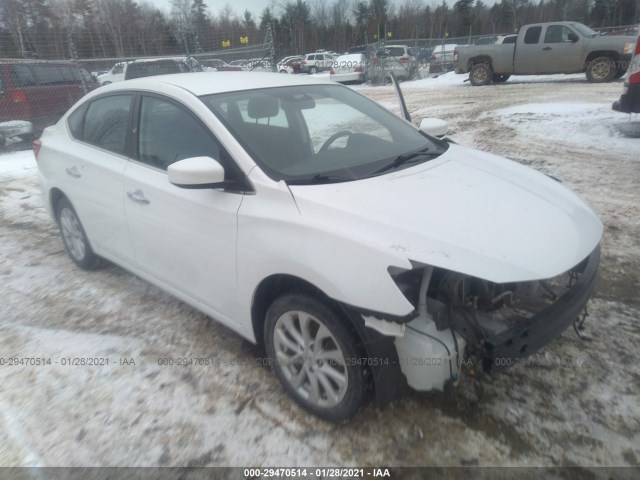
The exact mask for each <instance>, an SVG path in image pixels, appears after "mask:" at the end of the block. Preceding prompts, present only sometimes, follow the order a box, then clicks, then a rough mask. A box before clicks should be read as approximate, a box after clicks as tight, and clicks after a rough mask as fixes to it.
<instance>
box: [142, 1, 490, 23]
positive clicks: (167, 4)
mask: <svg viewBox="0 0 640 480" xmlns="http://www.w3.org/2000/svg"><path fill="white" fill-rule="evenodd" d="M147 1H149V2H151V3H152V4H154V5H157V6H158V7H160V8H164V9H166V10H170V8H171V0H147ZM327 1H329V0H327ZM440 1H441V0H423V3H424V5H425V6H426V5H436V4H439V3H440ZM455 1H456V0H450V1H448V2H447V3H449V4H450V5H452V4H453V3H455ZM402 2H403V0H390V2H389V3H395V4H401V3H402ZM227 3H228V4H229V5H231V8H232V9H233V11H234V12H235V13H236V15H238V16H239V17H242V15H243V14H244V11H245V10H249V11H250V12H251V13H253V17H254V19H255V20H256V21H257V20H259V19H260V15H261V14H262V12H263V11H264V9H265V8H267V7H269V8H274V7H275V12H276V15H280V14H281V13H282V5H284V4H285V3H286V0H233V1H229V0H208V1H207V0H205V4H206V5H207V6H208V7H209V13H212V14H213V15H218V12H219V11H220V10H222V9H223V8H224V6H225V5H226V4H227ZM484 3H485V4H488V5H492V4H493V3H495V0H488V1H485V2H484Z"/></svg>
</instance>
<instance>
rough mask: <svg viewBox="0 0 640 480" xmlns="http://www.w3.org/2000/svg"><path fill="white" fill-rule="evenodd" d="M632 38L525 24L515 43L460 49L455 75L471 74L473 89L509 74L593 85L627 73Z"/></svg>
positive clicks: (572, 25) (567, 25)
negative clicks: (575, 76)
mask: <svg viewBox="0 0 640 480" xmlns="http://www.w3.org/2000/svg"><path fill="white" fill-rule="evenodd" d="M634 45H635V38H634V37H627V36H602V35H600V34H599V33H598V32H595V31H593V30H591V29H590V28H589V27H587V26H586V25H583V24H581V23H577V22H552V23H537V24H532V25H525V26H524V27H522V28H521V29H520V32H519V33H518V38H517V40H516V42H515V44H501V45H495V44H494V45H474V46H466V47H465V46H459V47H457V48H456V50H455V52H454V68H455V71H456V72H457V73H467V72H469V81H470V82H471V84H472V85H475V86H478V85H488V84H490V83H491V82H496V83H498V82H504V81H506V80H507V79H508V78H509V77H510V76H511V75H539V74H551V73H579V72H585V73H586V75H587V80H588V81H590V82H610V81H611V80H614V79H615V78H619V77H621V76H622V75H624V72H625V71H626V69H627V67H628V65H629V61H630V59H631V53H632V51H633V47H634Z"/></svg>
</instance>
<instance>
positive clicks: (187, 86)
mask: <svg viewBox="0 0 640 480" xmlns="http://www.w3.org/2000/svg"><path fill="white" fill-rule="evenodd" d="M326 84H333V82H331V81H329V80H324V79H321V78H314V77H310V76H307V75H278V74H276V73H271V72H190V73H176V74H169V75H159V76H155V77H144V78H140V79H133V80H127V81H126V82H117V83H113V84H111V85H108V86H106V87H101V88H100V90H101V91H103V92H106V91H107V89H109V90H111V91H114V90H130V89H137V88H140V89H149V88H154V89H162V87H163V86H169V85H171V86H175V87H179V88H182V89H184V90H187V91H189V92H191V93H192V94H194V95H196V96H201V95H211V94H215V93H222V92H237V91H241V90H254V89H258V88H273V87H287V86H295V85H326Z"/></svg>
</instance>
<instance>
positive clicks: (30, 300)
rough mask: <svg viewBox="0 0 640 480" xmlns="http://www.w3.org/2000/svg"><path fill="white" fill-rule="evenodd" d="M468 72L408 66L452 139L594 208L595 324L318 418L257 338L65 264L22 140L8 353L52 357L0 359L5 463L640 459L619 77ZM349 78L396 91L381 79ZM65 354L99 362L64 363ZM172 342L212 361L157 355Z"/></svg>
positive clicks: (142, 287)
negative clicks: (425, 71) (347, 415)
mask: <svg viewBox="0 0 640 480" xmlns="http://www.w3.org/2000/svg"><path fill="white" fill-rule="evenodd" d="M465 78H466V76H463V75H455V74H453V73H450V74H444V75H440V76H439V77H438V78H431V79H422V80H417V81H414V82H404V83H403V84H402V86H403V89H404V90H405V92H406V100H407V105H408V107H409V109H410V111H411V112H412V115H413V120H414V121H415V122H419V121H420V119H421V118H423V117H426V116H432V117H440V118H444V119H445V120H447V121H448V122H449V123H450V125H451V137H452V138H453V139H455V140H456V141H458V142H459V143H462V144H466V145H469V146H474V147H476V148H480V149H483V150H488V151H492V152H494V153H498V154H502V155H505V156H508V157H511V158H513V159H515V160H517V161H519V162H522V163H524V164H527V165H530V166H532V167H533V168H536V169H539V170H541V171H543V172H545V173H548V174H551V175H553V176H555V177H557V178H559V179H560V180H562V181H563V182H565V183H566V184H567V185H568V186H569V187H570V188H572V189H574V190H575V191H576V192H577V193H579V194H580V195H581V196H583V198H585V199H586V200H587V201H588V202H589V203H590V204H591V205H592V206H593V207H594V208H595V210H596V211H597V212H598V213H599V215H600V216H601V218H602V220H603V222H604V224H605V235H604V239H603V244H602V248H603V258H602V263H601V270H600V278H599V282H598V286H597V291H596V293H595V295H594V298H593V300H592V302H591V304H590V307H589V312H590V317H589V320H588V329H587V335H588V336H589V337H590V338H591V339H592V341H590V342H583V341H581V340H579V339H578V338H577V336H576V335H575V334H574V333H573V331H571V330H569V331H567V332H565V333H564V334H563V335H562V337H560V338H558V339H556V340H555V341H554V342H552V343H551V344H550V345H549V346H547V347H546V348H545V349H544V350H543V351H542V352H541V353H539V354H538V355H536V356H535V357H533V359H532V360H533V361H532V362H531V363H530V364H527V365H521V366H519V367H516V368H512V369H511V370H508V371H506V372H504V373H501V374H499V375H496V376H495V377H494V378H484V379H482V380H480V381H476V380H472V379H468V378H467V379H464V380H463V381H462V382H461V385H460V386H459V388H458V389H457V390H456V391H455V392H453V393H452V394H451V393H447V394H443V393H427V394H419V393H415V394H412V395H410V396H409V397H408V398H407V399H405V400H403V401H401V402H397V403H395V404H393V405H391V406H390V407H388V408H387V409H385V410H384V411H377V410H376V409H375V408H374V407H372V406H368V407H367V408H366V409H365V410H364V411H363V412H362V413H361V414H360V415H359V416H357V417H356V418H355V419H353V420H352V421H351V422H350V423H349V424H347V425H344V426H335V425H330V424H326V423H323V422H321V421H319V420H317V419H315V418H313V417H310V416H309V415H307V414H306V413H304V412H303V411H302V410H300V409H299V408H298V407H296V406H294V405H293V403H292V402H291V401H290V400H289V399H288V398H287V396H286V395H285V393H284V392H283V391H282V389H281V387H280V385H279V384H278V382H277V380H276V379H275V377H274V376H273V375H271V374H270V372H269V371H268V370H267V369H266V368H265V367H264V366H262V365H260V364H259V363H260V362H259V360H258V359H260V358H261V357H262V355H263V353H262V352H261V351H260V349H259V348H257V347H254V346H252V345H250V344H249V343H247V342H245V341H243V340H242V339H240V338H239V337H238V336H237V335H235V334H234V333H232V332H231V331H229V330H227V329H225V328H224V327H222V326H220V325H218V324H217V323H216V322H214V321H212V320H210V319H209V318H207V317H206V316H204V315H202V314H200V313H198V312H196V311H194V310H193V309H191V308H190V307H188V306H186V305H185V304H183V303H182V302H180V301H179V300H177V299H175V298H173V297H171V296H170V295H167V294H165V293H163V292H161V291H159V290H158V289H156V288H155V287H152V286H150V285H149V284H148V283H146V282H144V281H142V280H140V279H138V278H136V277H134V276H133V275H131V274H129V273H127V272H125V271H124V270H122V269H120V268H118V267H115V266H111V265H110V266H106V267H105V268H103V269H101V270H98V271H96V272H90V273H88V272H84V271H81V270H79V269H78V268H76V267H74V266H73V264H72V262H71V261H70V260H69V259H68V258H67V256H66V255H65V253H64V251H63V246H62V242H61V240H60V238H59V235H58V232H57V230H56V228H55V225H54V224H53V223H52V221H51V220H50V219H49V217H48V216H47V215H46V213H45V211H44V207H43V204H42V200H41V198H40V193H39V190H38V185H37V183H38V181H37V169H36V166H35V161H34V159H33V155H32V154H31V152H30V151H22V152H14V153H6V154H4V155H0V251H1V252H2V256H0V286H1V288H2V290H1V293H0V296H1V299H2V301H1V302H0V357H2V358H4V359H8V358H11V357H18V358H23V357H30V358H45V359H46V358H51V359H53V360H54V361H57V362H58V364H52V365H40V366H38V365H25V366H20V365H19V366H8V364H7V363H6V360H5V364H4V365H0V438H1V439H3V440H2V441H1V442H0V465H1V466H9V465H15V466H37V465H48V466H92V465H110V466H116V465H127V466H134V465H135V466H152V465H167V466H187V465H189V466H200V465H236V466H247V465H253V466H260V465H275V466H281V465H288V466H294V465H314V466H315V465H332V466H339V465H369V466H380V465H385V466H404V465H442V466H445V465H446V466H456V465H512V466H530V465H544V466H578V465H580V466H629V465H635V466H638V465H640V347H639V345H640V324H639V323H638V319H639V318H640V294H639V293H638V292H639V291H640V290H639V289H640V139H629V138H625V137H623V136H621V134H620V133H619V128H618V127H619V126H620V125H621V124H625V125H627V124H629V123H630V120H629V118H627V116H625V115H621V114H617V113H614V112H613V111H611V109H610V105H611V102H612V101H613V100H615V99H617V97H618V96H619V95H620V92H621V84H620V83H613V84H606V85H593V84H588V83H586V81H585V80H584V77H583V76H582V75H580V76H566V75H562V76H554V77H533V78H529V79H527V78H525V77H520V78H518V77H514V78H513V79H511V80H509V81H508V82H507V83H506V84H504V85H493V86H488V87H471V86H470V85H469V84H468V82H467V83H464V82H463V80H464V79H465ZM356 88H357V89H358V90H359V91H361V92H362V93H364V94H366V95H369V96H371V97H372V98H374V99H376V100H378V101H379V102H381V103H382V104H383V105H385V106H386V107H387V108H390V109H392V110H396V111H397V110H398V108H397V105H396V100H395V93H394V92H393V90H392V89H391V88H390V87H379V88H375V89H373V88H366V87H356ZM632 120H634V119H633V118H632ZM635 120H636V121H637V120H638V119H637V118H636V119H635ZM504 201H505V202H509V199H508V198H505V199H504ZM495 214H496V215H497V216H499V215H500V211H499V210H498V211H496V212H495ZM523 214H525V215H526V212H523ZM504 221H505V222H509V219H508V218H505V219H504ZM70 357H84V358H107V359H109V364H108V365H98V366H86V365H85V366H68V365H63V364H62V363H66V362H65V361H64V360H63V359H67V358H70ZM168 357H173V358H174V359H177V358H181V357H213V358H216V359H218V361H217V362H215V363H214V364H213V365H209V366H205V365H202V366H188V367H186V366H178V365H173V366H168V365H161V364H160V363H162V361H160V362H159V359H163V358H168ZM132 361H133V363H135V365H134V364H132ZM584 473H585V474H587V473H586V472H584ZM589 475H590V474H589Z"/></svg>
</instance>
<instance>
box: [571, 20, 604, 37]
mask: <svg viewBox="0 0 640 480" xmlns="http://www.w3.org/2000/svg"><path fill="white" fill-rule="evenodd" d="M570 25H571V26H572V27H573V28H575V29H576V30H578V31H579V32H580V33H581V34H582V35H584V36H585V37H597V36H598V35H600V34H599V33H598V32H596V31H595V30H591V29H590V28H589V27H587V26H586V25H583V24H581V23H571V24H570Z"/></svg>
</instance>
